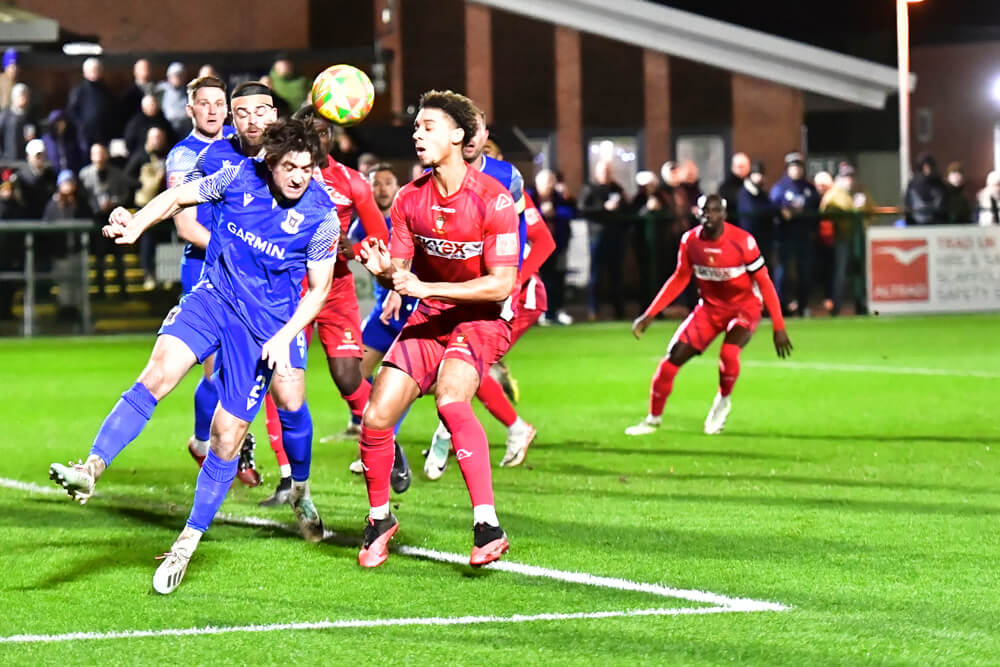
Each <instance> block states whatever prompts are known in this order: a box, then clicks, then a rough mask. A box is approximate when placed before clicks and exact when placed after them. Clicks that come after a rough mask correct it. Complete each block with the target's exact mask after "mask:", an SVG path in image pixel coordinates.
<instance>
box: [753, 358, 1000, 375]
mask: <svg viewBox="0 0 1000 667" xmlns="http://www.w3.org/2000/svg"><path fill="white" fill-rule="evenodd" d="M741 363H742V364H743V365H744V366H758V367H762V368H789V369H794V370H805V371H833V372H844V373H885V374H889V375H930V376H946V377H974V378H988V379H992V378H1000V373H998V372H994V371H973V370H969V371H962V370H954V369H944V368H914V367H911V366H879V365H874V364H872V365H867V364H829V363H822V362H815V361H754V360H749V361H743V362H741Z"/></svg>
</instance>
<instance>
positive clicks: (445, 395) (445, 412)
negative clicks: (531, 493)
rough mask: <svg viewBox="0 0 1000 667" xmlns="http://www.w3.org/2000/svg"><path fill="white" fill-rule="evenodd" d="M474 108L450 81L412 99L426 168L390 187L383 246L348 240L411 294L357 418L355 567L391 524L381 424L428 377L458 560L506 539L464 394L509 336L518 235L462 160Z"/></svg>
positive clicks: (382, 543)
mask: <svg viewBox="0 0 1000 667" xmlns="http://www.w3.org/2000/svg"><path fill="white" fill-rule="evenodd" d="M477 111H478V110H477V109H476V107H475V105H473V104H472V102H471V100H469V99H468V98H467V97H465V96H463V95H459V94H457V93H453V92H451V91H444V92H439V91H433V90H432V91H430V92H427V93H425V94H424V95H423V96H422V97H421V98H420V110H419V111H418V113H417V117H416V120H415V122H414V131H413V142H414V145H415V147H416V152H417V158H418V159H419V160H420V162H421V164H422V165H424V167H430V171H428V172H426V173H424V174H422V175H421V176H419V177H417V178H416V179H415V180H414V181H413V182H412V183H409V184H408V185H406V186H404V187H403V188H402V189H401V190H400V191H399V194H397V195H396V200H395V202H393V205H392V211H391V219H392V241H391V247H390V248H386V246H385V243H384V242H382V241H377V240H370V239H369V240H366V242H365V245H364V246H363V247H362V248H361V250H360V257H361V259H362V260H363V261H364V264H365V267H366V268H367V269H368V270H369V271H370V272H371V273H372V274H373V275H375V276H376V278H377V279H378V280H379V282H380V283H381V284H383V285H385V286H386V287H392V288H393V289H394V290H395V291H396V292H398V293H399V294H401V295H403V296H412V297H415V298H417V299H420V305H419V306H418V307H417V309H416V311H415V312H414V313H413V314H412V315H411V316H410V318H409V320H408V321H407V323H406V326H405V327H403V329H402V331H400V334H399V336H398V337H397V338H396V341H395V342H394V343H393V344H392V347H390V348H389V351H388V352H387V353H386V356H385V358H384V359H383V361H382V369H381V370H380V371H379V374H378V376H377V377H376V378H375V386H374V388H373V389H372V393H371V399H370V400H369V402H368V407H366V408H365V414H364V419H363V421H362V425H361V461H362V463H363V465H364V471H365V483H366V485H367V487H368V502H369V504H370V506H371V509H370V511H369V515H368V521H367V524H366V526H365V535H364V543H363V545H362V548H361V552H360V553H359V554H358V562H359V563H360V564H361V565H362V566H364V567H376V566H378V565H381V564H382V563H383V562H385V559H386V558H388V556H389V540H390V539H391V538H392V536H393V535H394V534H395V533H396V530H397V529H398V528H399V524H398V522H397V521H396V517H395V516H393V515H392V514H391V513H390V512H389V475H390V470H391V468H392V462H393V426H394V425H395V423H396V422H397V421H398V420H399V418H400V417H401V416H402V415H403V414H404V412H405V411H406V409H407V408H408V407H409V406H410V404H411V403H413V401H414V400H416V398H417V397H418V396H420V395H421V394H425V393H428V392H429V391H430V389H431V387H435V389H434V399H435V402H436V404H437V408H438V415H440V417H441V420H442V421H443V422H444V424H445V426H447V428H448V430H449V431H451V434H452V442H453V446H454V449H455V458H456V459H457V460H458V466H459V468H461V470H462V476H463V477H464V478H465V484H466V486H467V487H468V489H469V496H470V498H471V500H472V512H473V534H474V546H473V549H472V555H471V556H470V558H469V562H470V564H472V565H477V566H478V565H485V564H486V563H489V562H492V561H494V560H496V559H498V558H500V556H501V555H502V554H503V553H505V552H506V551H507V549H508V547H509V544H508V542H507V535H506V534H505V533H504V531H503V529H501V528H500V521H499V520H498V519H497V514H496V508H495V506H494V501H493V477H492V471H491V469H490V458H489V443H488V442H487V440H486V431H484V430H483V426H482V424H480V423H479V421H478V420H477V419H476V416H475V414H474V413H473V411H472V402H471V401H472V397H473V396H475V395H476V390H477V389H478V387H479V383H480V379H481V378H482V377H483V376H484V375H485V374H486V373H487V372H488V370H489V367H490V365H491V364H492V363H493V362H495V361H496V360H498V359H499V358H500V357H502V356H503V355H504V353H505V352H506V351H507V348H508V347H509V346H510V335H511V324H510V320H511V318H512V317H513V309H512V308H511V305H512V304H511V301H512V299H511V293H512V292H513V291H514V286H515V283H516V281H517V267H518V258H519V249H520V243H519V238H518V216H517V213H516V210H515V206H514V201H513V199H512V198H511V196H510V192H508V191H507V189H506V188H504V187H503V186H502V185H501V184H500V183H498V182H497V181H496V180H495V179H493V178H491V177H489V176H486V175H484V174H482V173H480V172H479V171H478V170H476V169H473V168H471V167H469V166H468V165H467V164H466V163H465V160H463V159H462V146H463V145H464V144H465V142H466V141H468V139H469V138H470V137H472V135H473V134H474V133H475V131H476V126H477V122H478V121H477V119H476V114H477Z"/></svg>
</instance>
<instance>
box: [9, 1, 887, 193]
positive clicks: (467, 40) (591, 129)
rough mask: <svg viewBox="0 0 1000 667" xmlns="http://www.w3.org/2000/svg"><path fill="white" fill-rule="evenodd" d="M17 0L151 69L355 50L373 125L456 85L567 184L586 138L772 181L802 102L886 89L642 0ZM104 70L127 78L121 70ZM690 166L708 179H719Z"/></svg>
mask: <svg viewBox="0 0 1000 667" xmlns="http://www.w3.org/2000/svg"><path fill="white" fill-rule="evenodd" d="M17 5H18V6H19V7H22V8H24V9H28V10H31V11H34V12H37V13H40V14H44V15H45V16H48V17H51V18H53V19H55V20H57V21H58V22H59V24H60V26H61V27H62V28H63V29H64V30H67V31H71V32H72V33H75V34H80V35H93V36H94V37H95V38H96V39H97V40H98V41H99V42H100V44H101V45H102V46H103V47H104V49H105V51H106V53H108V54H109V57H113V56H114V55H115V54H118V55H119V56H120V60H121V63H124V62H126V59H125V58H126V55H127V56H128V57H133V55H134V54H154V55H155V54H162V57H161V58H158V60H160V61H163V62H162V63H161V66H162V65H163V64H165V61H166V60H167V58H168V57H173V56H174V55H178V54H184V53H212V52H235V53H241V52H242V53H247V54H248V59H249V58H250V57H251V56H250V54H257V55H256V58H257V59H258V60H260V59H261V56H260V54H268V55H269V54H270V53H273V52H275V51H278V50H291V51H293V52H303V53H304V52H306V51H307V50H309V49H314V50H315V49H331V48H367V49H370V50H368V51H365V52H366V53H369V54H372V55H370V56H369V57H368V59H369V60H372V61H374V60H375V59H376V56H375V55H374V54H376V53H379V54H385V60H386V62H387V67H386V72H385V75H384V77H383V78H384V81H385V84H386V87H385V91H384V92H383V94H382V95H380V96H379V97H380V100H379V109H378V110H377V112H376V113H375V115H374V117H373V119H372V120H373V121H379V122H401V121H402V119H403V118H405V114H406V112H407V110H408V108H409V107H411V106H412V105H413V104H414V103H415V102H416V100H417V99H418V97H419V94H420V93H421V92H422V91H424V90H427V89H429V88H452V89H455V90H461V91H465V92H467V93H468V94H469V95H470V96H471V97H473V98H474V99H475V100H476V101H477V102H478V103H479V104H480V105H482V106H483V107H484V108H485V109H486V111H487V112H488V114H489V116H490V119H491V122H492V123H494V124H496V125H500V126H516V127H518V128H519V129H520V130H522V131H523V135H524V136H526V137H527V138H529V139H532V140H533V143H535V144H536V145H537V146H538V147H540V148H542V149H543V150H545V151H546V154H547V156H548V159H549V161H550V163H551V164H553V165H555V166H558V168H560V169H561V170H562V171H563V172H564V174H565V176H566V179H567V182H568V183H569V185H570V186H571V187H572V188H576V187H578V186H579V185H580V184H581V183H582V182H583V181H585V180H586V178H587V164H588V156H589V154H590V153H591V152H592V151H593V150H594V149H593V147H592V145H591V143H592V141H593V140H595V139H598V138H601V137H608V138H619V139H621V138H624V139H625V140H626V144H625V145H626V146H627V147H631V148H627V149H626V153H628V158H629V159H631V160H633V161H634V163H635V164H634V165H632V166H633V168H634V167H635V166H636V165H639V166H640V168H641V167H643V166H649V167H650V168H654V169H655V168H658V166H659V165H660V164H661V163H663V162H664V161H665V160H667V159H670V158H675V157H677V156H678V154H679V153H681V154H683V153H684V151H685V150H688V151H691V150H694V151H695V152H696V153H697V151H699V150H701V151H702V152H703V153H704V151H705V150H709V149H711V156H712V159H711V164H708V165H707V166H708V167H709V170H710V171H718V170H719V169H720V168H721V169H725V165H724V164H723V166H722V167H720V166H719V165H720V164H721V163H725V162H726V161H727V160H728V155H729V154H730V153H731V152H733V151H734V150H742V151H745V152H747V153H750V154H751V155H752V156H753V157H755V158H758V159H762V160H763V161H764V162H765V163H766V165H767V168H768V170H769V173H770V174H771V175H776V174H777V173H779V172H780V170H781V166H782V164H781V158H782V155H783V154H784V153H785V152H787V151H789V150H791V149H802V148H805V147H806V146H804V139H803V135H804V132H803V124H804V117H805V113H806V112H807V111H808V110H810V109H812V108H824V107H829V106H830V105H831V104H832V105H833V106H837V105H839V106H840V107H842V108H843V107H847V108H880V107H882V106H883V105H884V104H885V100H886V95H887V94H889V93H891V92H892V91H893V89H894V87H895V71H894V70H892V69H891V68H888V67H885V66H882V65H878V64H875V63H872V62H868V61H864V60H860V59H857V58H852V57H847V56H843V55H841V54H838V53H834V52H832V51H828V50H824V49H819V48H816V47H812V46H807V45H804V44H801V43H797V42H793V41H790V40H787V39H782V38H778V37H773V36H770V35H766V34H764V33H760V32H756V31H753V30H748V29H745V28H741V27H738V26H735V25H732V24H727V23H723V22H720V21H716V20H713V19H707V18H704V17H701V16H697V15H695V14H691V13H687V12H681V11H678V10H674V9H670V8H667V7H663V6H660V5H656V4H653V3H648V2H643V1H642V0H615V2H606V1H599V0H562V1H561V2H558V3H556V2H539V1H538V0H354V1H352V2H350V3H341V2H336V3H335V2H330V1H329V0H285V1H284V2H281V3H275V2H273V1H271V0H247V1H246V2H242V3H239V4H237V5H233V4H231V3H213V2H204V0H173V1H172V2H169V3H163V2H161V1H159V0H130V1H129V2H119V1H116V0H91V1H89V2H78V1H77V0H18V2H17ZM168 54H169V55H168ZM362 59H363V58H362ZM358 64H361V65H363V66H371V65H373V63H365V62H359V63H358ZM314 65H315V64H314ZM316 66H318V65H316ZM308 69H309V66H306V67H303V70H308ZM307 73H308V72H307ZM63 76H64V78H66V77H68V76H70V75H69V73H68V72H67V74H65V75H63ZM118 76H119V78H123V79H124V80H127V71H126V70H125V68H124V67H121V64H120V65H119V73H118ZM57 78H58V77H57ZM706 147H707V148H706ZM629 151H631V152H629ZM720 156H721V157H720ZM695 157H696V158H697V159H698V161H699V162H702V161H703V160H707V159H708V158H707V157H706V155H705V154H696V155H695ZM720 161H721V162H720ZM705 167H706V165H705V164H703V167H702V173H703V177H706V178H707V179H708V180H709V181H711V180H712V178H714V177H721V176H722V175H723V174H722V173H718V174H715V175H714V176H713V174H706V168H705Z"/></svg>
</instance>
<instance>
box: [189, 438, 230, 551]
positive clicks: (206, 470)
mask: <svg viewBox="0 0 1000 667" xmlns="http://www.w3.org/2000/svg"><path fill="white" fill-rule="evenodd" d="M239 463H240V458H239V456H237V457H236V458H235V459H233V460H232V461H223V460H222V459H220V458H219V457H218V456H216V455H215V452H213V451H212V450H208V456H206V457H205V462H204V463H203V464H202V466H201V472H199V473H198V485H197V486H195V488H194V505H193V506H192V507H191V514H190V516H188V520H187V525H188V526H190V527H191V528H194V529H195V530H198V531H201V532H203V533H204V532H205V531H206V530H208V526H209V524H211V523H212V519H214V518H215V515H216V513H217V512H218V511H219V507H220V506H221V505H222V501H223V500H225V499H226V493H227V492H228V491H229V487H230V486H232V484H233V479H235V478H236V468H237V466H238V465H239Z"/></svg>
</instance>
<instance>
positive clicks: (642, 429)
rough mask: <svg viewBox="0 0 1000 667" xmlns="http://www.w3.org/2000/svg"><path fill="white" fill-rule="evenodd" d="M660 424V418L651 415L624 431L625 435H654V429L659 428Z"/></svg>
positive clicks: (661, 421) (661, 419)
mask: <svg viewBox="0 0 1000 667" xmlns="http://www.w3.org/2000/svg"><path fill="white" fill-rule="evenodd" d="M662 423H663V417H662V416H660V417H654V416H653V415H646V416H645V417H643V419H642V421H641V422H639V423H638V424H636V425H635V426H629V427H628V428H627V429H625V435H649V434H650V433H656V429H658V428H660V424H662Z"/></svg>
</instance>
